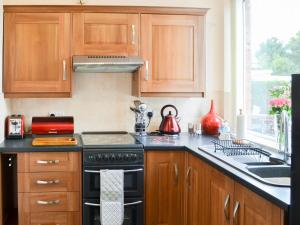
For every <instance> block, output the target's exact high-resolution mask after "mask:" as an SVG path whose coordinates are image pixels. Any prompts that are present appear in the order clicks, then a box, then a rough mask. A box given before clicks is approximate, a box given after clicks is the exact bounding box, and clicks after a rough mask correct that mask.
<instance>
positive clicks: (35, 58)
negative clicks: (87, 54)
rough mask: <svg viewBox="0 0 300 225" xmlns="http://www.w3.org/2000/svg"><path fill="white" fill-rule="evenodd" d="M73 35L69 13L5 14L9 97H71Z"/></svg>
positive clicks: (5, 79)
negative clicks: (71, 47) (71, 45)
mask: <svg viewBox="0 0 300 225" xmlns="http://www.w3.org/2000/svg"><path fill="white" fill-rule="evenodd" d="M70 34H71V15H70V14H69V13H5V15H4V94H5V97H69V96H70V95H71V52H70V41H71V36H70Z"/></svg>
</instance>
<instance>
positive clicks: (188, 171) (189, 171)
mask: <svg viewBox="0 0 300 225" xmlns="http://www.w3.org/2000/svg"><path fill="white" fill-rule="evenodd" d="M191 170H192V168H191V167H189V168H188V170H187V172H186V183H187V185H188V186H191V182H190V174H191Z"/></svg>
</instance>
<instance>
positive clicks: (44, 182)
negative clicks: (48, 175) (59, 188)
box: [36, 180, 60, 185]
mask: <svg viewBox="0 0 300 225" xmlns="http://www.w3.org/2000/svg"><path fill="white" fill-rule="evenodd" d="M36 183H37V184H42V185H45V184H59V183H60V180H37V181H36Z"/></svg>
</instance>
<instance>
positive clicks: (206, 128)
mask: <svg viewBox="0 0 300 225" xmlns="http://www.w3.org/2000/svg"><path fill="white" fill-rule="evenodd" d="M221 125H222V119H221V117H219V116H218V115H217V114H216V112H215V107H214V101H213V100H211V106H210V111H209V113H207V114H206V115H205V116H204V117H203V118H202V133H203V134H208V135H217V134H219V129H220V127H221Z"/></svg>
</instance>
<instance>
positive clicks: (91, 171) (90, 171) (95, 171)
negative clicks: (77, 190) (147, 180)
mask: <svg viewBox="0 0 300 225" xmlns="http://www.w3.org/2000/svg"><path fill="white" fill-rule="evenodd" d="M104 170H107V169H104ZM140 171H144V169H142V168H140V169H135V170H124V173H132V172H140ZM84 172H85V173H100V170H84Z"/></svg>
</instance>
